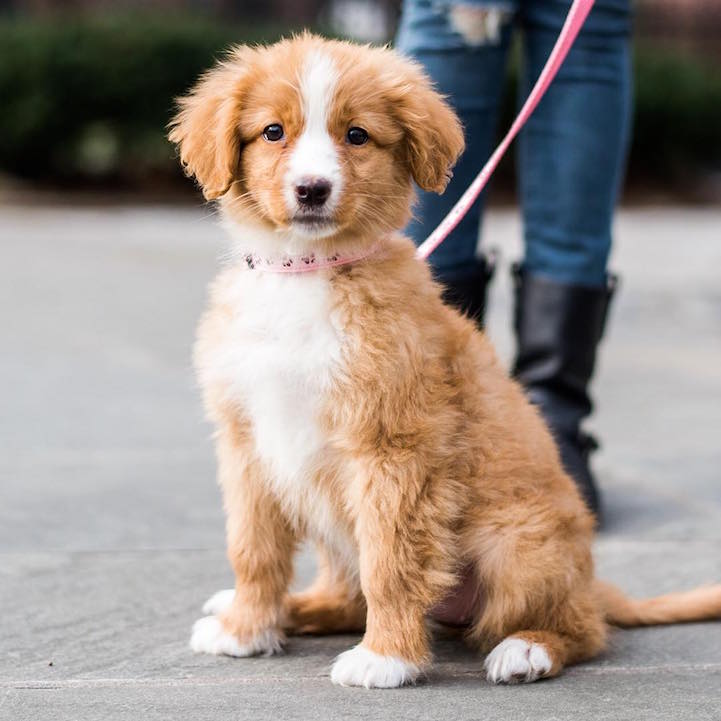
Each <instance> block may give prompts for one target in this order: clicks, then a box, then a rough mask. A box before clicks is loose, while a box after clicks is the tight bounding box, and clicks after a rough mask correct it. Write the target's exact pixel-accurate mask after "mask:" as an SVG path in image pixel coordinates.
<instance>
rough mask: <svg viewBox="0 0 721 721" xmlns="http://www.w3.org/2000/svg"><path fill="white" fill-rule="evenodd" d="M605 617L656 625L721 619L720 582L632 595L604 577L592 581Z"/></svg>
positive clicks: (620, 622) (623, 623)
mask: <svg viewBox="0 0 721 721" xmlns="http://www.w3.org/2000/svg"><path fill="white" fill-rule="evenodd" d="M596 588H597V593H598V597H599V599H600V601H601V604H602V606H603V608H604V610H605V613H606V621H608V623H610V624H612V625H614V626H623V627H630V626H657V625H661V624H667V623H687V622H689V621H711V620H714V619H717V620H721V585H716V586H701V587H700V588H695V589H693V591H683V592H681V593H669V594H667V595H665V596H657V597H656V598H642V599H634V598H629V597H628V596H626V595H625V594H624V593H623V591H621V590H620V589H618V588H616V587H615V586H613V585H611V584H610V583H605V582H604V581H596Z"/></svg>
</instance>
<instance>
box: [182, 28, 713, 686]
mask: <svg viewBox="0 0 721 721" xmlns="http://www.w3.org/2000/svg"><path fill="white" fill-rule="evenodd" d="M179 103H180V108H179V112H178V114H177V115H176V117H175V119H174V120H173V122H172V127H171V132H170V138H171V140H172V141H173V142H175V143H177V144H178V146H179V149H180V158H181V161H182V163H183V165H184V166H185V168H186V170H187V172H188V173H189V174H192V175H193V176H195V178H196V179H197V181H198V183H199V184H200V186H201V188H202V190H203V192H204V194H205V197H206V198H207V199H209V200H216V199H217V200H218V201H219V205H220V210H221V215H222V218H223V222H224V224H225V226H226V227H227V229H228V231H229V233H230V235H231V237H232V240H233V248H234V260H233V261H232V262H231V263H230V264H228V266H227V267H226V268H225V269H224V270H223V271H222V272H221V273H220V275H219V276H218V278H217V279H216V280H215V282H214V283H213V285H212V287H211V291H210V305H209V309H208V310H207V312H206V314H205V316H204V318H203V320H202V322H201V324H200V328H199V331H198V339H197V345H196V350H195V363H196V368H197V373H198V378H199V381H200V385H201V387H202V390H203V394H204V401H205V405H206V408H207V412H208V414H209V416H210V418H211V420H212V421H213V423H214V424H215V426H216V429H217V436H216V444H217V458H218V469H219V470H218V475H219V482H220V486H221V488H222V491H223V496H224V505H225V511H226V514H227V544H228V557H229V559H230V563H231V565H232V567H233V570H234V572H235V578H236V585H235V589H234V590H230V591H222V592H219V593H218V594H216V595H215V596H213V597H212V598H211V599H210V600H209V601H208V603H207V604H206V606H205V609H204V610H205V612H206V613H207V614H208V615H207V616H206V617H205V618H201V619H200V620H199V621H198V622H197V623H196V624H195V626H194V629H193V634H192V641H191V645H192V648H193V649H194V650H195V651H198V652H205V653H212V654H227V655H231V656H251V655H254V654H272V653H275V652H277V651H279V650H280V649H281V647H282V644H283V640H284V633H336V632H348V631H361V630H363V631H364V636H363V640H362V641H361V643H360V644H359V645H358V646H356V647H355V648H352V649H350V650H349V651H346V652H345V653H343V654H341V655H340V656H339V657H338V659H336V661H335V664H334V665H333V668H332V673H331V679H332V681H333V682H334V683H337V684H342V685H351V686H366V687H395V686H400V685H402V684H405V683H411V682H413V681H415V680H416V679H417V678H418V677H419V675H420V674H421V673H422V672H423V670H424V669H425V668H427V667H428V665H429V663H430V660H431V653H430V650H429V630H428V618H429V616H434V615H435V616H436V617H437V618H440V619H441V620H443V621H444V622H446V623H449V622H450V623H457V624H463V625H465V627H466V633H465V635H466V638H467V639H468V641H469V642H470V643H472V644H474V645H476V646H477V647H478V648H479V649H480V650H481V651H483V652H486V653H488V652H490V653H488V655H487V657H486V660H485V671H486V674H487V677H488V679H489V680H490V681H492V682H496V683H498V682H503V683H512V682H515V681H535V680H536V679H538V678H542V677H548V676H555V675H556V674H558V673H559V672H560V671H561V669H562V668H563V667H564V666H565V665H566V664H569V663H574V662H578V661H581V660H583V659H588V658H590V657H592V656H594V655H595V654H597V653H599V652H600V651H601V650H602V649H603V647H604V644H605V642H606V636H607V631H608V625H609V624H617V625H635V624H651V623H666V622H676V621H689V620H695V619H706V618H712V617H717V616H719V615H721V586H715V587H710V588H707V589H702V590H696V591H692V592H690V593H687V594H675V595H672V596H668V597H665V598H661V599H654V600H648V601H632V600H629V599H627V598H625V597H624V596H623V595H622V594H621V592H620V591H617V590H615V589H613V588H612V587H609V586H606V585H604V584H601V583H600V582H597V581H595V580H594V575H593V563H592V559H591V538H592V531H593V521H592V518H591V516H590V514H589V512H588V511H587V510H586V508H585V506H584V504H583V502H582V501H581V499H580V497H579V495H578V493H577V491H576V490H575V487H574V484H573V483H572V481H571V480H570V479H569V477H568V476H567V475H566V474H565V472H564V471H563V468H562V466H561V463H560V461H559V456H558V453H557V451H556V448H555V446H554V443H553V441H552V439H551V436H550V435H549V432H548V430H547V429H546V427H545V425H544V423H543V422H542V420H541V419H540V417H539V415H538V413H537V412H536V410H535V409H534V408H533V407H532V406H531V405H530V404H529V402H528V401H527V400H526V398H525V397H524V394H523V393H522V391H521V389H520V387H519V386H518V385H517V384H516V383H515V382H514V381H513V380H510V379H509V378H508V376H507V375H506V372H505V371H504V369H503V368H502V367H501V365H500V364H499V362H498V360H497V359H496V356H495V354H494V352H493V350H492V348H491V347H490V345H489V343H488V341H487V340H486V338H485V337H484V336H483V335H482V333H481V332H480V331H479V330H478V329H477V328H476V327H475V325H474V324H473V323H472V322H471V321H470V320H468V319H467V318H465V317H464V316H462V315H461V314H460V313H458V312H457V311H455V310H453V309H451V308H449V307H447V306H445V305H444V304H443V302H442V301H441V289H440V288H439V286H438V285H437V284H436V283H434V282H433V280H432V278H431V274H430V272H429V269H428V266H427V265H426V263H425V262H423V261H421V260H419V259H417V258H416V256H415V253H414V247H413V245H412V243H411V242H410V241H409V240H408V239H406V238H404V237H403V236H402V235H401V234H400V232H399V229H401V228H403V227H404V225H405V224H406V222H407V221H408V219H409V213H410V207H411V201H412V199H413V189H412V181H413V180H415V182H416V183H417V184H418V185H419V186H420V187H421V188H423V189H425V190H430V191H436V192H439V193H440V192H443V190H444V188H445V186H446V183H447V181H448V178H449V177H450V169H451V167H452V166H453V164H454V162H455V161H456V159H457V158H458V156H459V154H460V153H461V152H462V150H463V135H462V131H461V127H460V124H459V121H458V119H457V117H456V116H455V114H454V113H453V111H452V110H451V108H450V107H449V106H448V104H447V103H446V102H445V101H444V100H443V98H442V97H441V96H439V95H438V94H437V93H436V92H435V90H434V89H433V87H432V86H431V84H430V82H429V80H428V79H427V78H426V76H425V75H424V74H423V72H422V71H421V70H420V68H419V67H418V66H417V65H415V64H414V63H412V62H410V61H409V60H407V59H404V58H402V57H401V56H399V55H397V54H396V53H394V52H393V51H391V50H389V49H381V48H369V47H358V46H355V45H352V44H349V43H344V42H336V41H326V40H323V39H321V38H318V37H315V36H312V35H307V34H306V35H302V36H300V37H296V38H293V39H291V40H285V41H282V42H279V43H278V44H276V45H272V46H270V47H258V48H250V47H238V48H235V49H233V50H232V51H231V52H230V54H229V55H228V56H227V58H226V59H225V60H224V61H223V62H221V63H219V64H218V65H217V66H216V67H215V68H213V69H212V70H211V71H210V72H209V73H207V74H206V75H205V76H204V77H203V78H202V79H201V80H200V82H199V83H198V84H197V85H196V86H195V87H194V88H193V90H191V92H190V93H189V94H188V95H187V96H186V97H184V98H182V99H181V100H180V101H179ZM304 539H311V540H313V541H314V542H315V543H316V544H317V545H318V547H319V549H320V573H319V576H318V578H317V580H316V582H315V583H314V584H313V586H312V587H311V588H310V589H308V590H307V591H305V592H304V593H300V594H296V595H289V594H288V586H289V582H290V580H291V574H292V562H293V554H294V551H295V550H296V548H297V546H298V544H299V543H300V542H301V541H302V540H304ZM459 584H462V585H463V590H462V591H458V585H459Z"/></svg>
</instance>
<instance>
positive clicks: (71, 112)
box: [0, 15, 278, 182]
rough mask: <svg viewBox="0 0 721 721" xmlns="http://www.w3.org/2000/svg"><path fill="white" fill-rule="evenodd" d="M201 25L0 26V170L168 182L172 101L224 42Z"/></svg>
mask: <svg viewBox="0 0 721 721" xmlns="http://www.w3.org/2000/svg"><path fill="white" fill-rule="evenodd" d="M277 34H278V33H274V32H273V30H272V29H267V28H266V29H262V28H256V29H253V30H252V31H248V30H239V29H238V28H235V27H232V26H228V25H224V24H222V23H220V22H219V21H217V20H211V19H208V18H204V17H195V16H193V17H187V16H182V15H181V16H169V17H158V16H153V17H133V16H129V17H114V18H113V17H111V18H93V19H84V20H81V19H75V20H68V19H67V18H66V17H59V18H58V21H57V22H50V21H47V20H46V21H42V22H40V21H31V20H11V19H3V20H0V170H2V171H4V172H7V173H10V174H14V175H18V176H20V177H24V178H29V179H36V180H44V181H51V182H63V181H65V182H68V181H78V180H82V179H86V180H87V179H93V178H95V179H104V180H109V179H115V180H118V179H121V180H125V181H130V182H133V181H136V180H143V179H145V178H148V177H149V176H151V177H152V176H156V177H163V176H165V175H168V174H171V175H176V174H177V161H176V160H175V158H174V152H173V150H172V148H171V147H170V145H169V144H168V142H167V141H166V140H165V125H166V124H167V122H168V120H169V118H170V116H171V114H172V109H173V98H175V97H176V96H177V95H178V94H180V93H182V92H183V91H185V90H186V89H187V88H188V87H189V86H190V85H191V84H192V83H193V82H194V80H195V79H196V78H197V76H198V74H199V73H201V72H202V71H203V70H204V69H206V68H207V67H208V65H209V64H210V63H211V62H212V61H213V59H214V58H215V57H216V56H218V55H219V54H221V53H222V50H223V49H224V48H225V47H227V46H228V45H229V44H231V43H233V42H239V41H242V42H257V41H263V40H266V39H272V38H273V37H274V36H277Z"/></svg>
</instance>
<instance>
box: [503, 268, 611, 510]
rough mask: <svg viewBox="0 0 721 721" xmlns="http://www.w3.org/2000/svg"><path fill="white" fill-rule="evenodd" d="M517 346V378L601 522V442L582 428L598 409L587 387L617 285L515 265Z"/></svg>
mask: <svg viewBox="0 0 721 721" xmlns="http://www.w3.org/2000/svg"><path fill="white" fill-rule="evenodd" d="M513 277H514V281H515V294H516V307H515V329H516V338H517V342H518V349H517V356H516V362H515V365H514V368H513V375H514V376H515V377H516V378H517V379H518V380H519V381H520V382H521V383H522V384H523V385H524V386H525V388H526V390H527V392H528V396H529V398H530V400H531V402H532V403H534V404H535V405H537V406H538V408H539V410H540V411H541V414H542V415H543V417H544V418H545V419H546V422H547V423H548V425H549V427H550V429H551V432H552V433H553V436H554V438H555V439H556V442H557V444H558V449H559V451H560V454H561V460H562V461H563V465H564V467H565V469H566V471H567V472H568V474H569V475H570V476H571V477H572V478H573V479H574V480H575V482H576V485H577V486H578V489H579V490H580V491H581V494H582V495H583V497H584V499H585V500H586V502H587V503H588V506H589V507H590V508H591V510H592V511H593V512H594V513H595V514H596V517H597V518H600V497H599V492H598V488H597V486H596V481H595V479H594V476H593V474H592V473H591V469H590V465H589V457H590V454H591V452H592V451H594V450H595V449H596V448H597V447H598V444H597V443H596V440H595V439H594V438H593V436H591V435H589V434H587V433H585V432H584V431H583V430H581V422H582V421H583V420H584V418H586V417H587V416H588V415H589V414H590V413H591V410H592V408H593V405H592V403H591V398H590V396H589V394H588V385H589V382H590V380H591V376H592V375H593V368H594V365H595V361H596V348H597V346H598V343H599V341H600V340H601V337H602V335H603V330H604V326H605V323H606V315H607V312H608V306H609V303H610V301H611V297H612V295H613V291H614V289H615V287H616V278H615V276H609V277H608V281H607V284H606V286H605V287H601V288H591V287H587V286H581V285H565V284H562V283H557V282H555V281H553V280H550V279H548V278H544V277H540V276H533V275H530V274H529V273H527V272H525V271H524V270H523V268H521V267H518V266H516V267H514V269H513Z"/></svg>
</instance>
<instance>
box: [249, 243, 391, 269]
mask: <svg viewBox="0 0 721 721" xmlns="http://www.w3.org/2000/svg"><path fill="white" fill-rule="evenodd" d="M381 245H382V241H380V240H379V241H377V242H376V243H374V244H373V245H372V246H371V247H370V248H368V249H367V250H364V251H362V252H360V253H355V254H347V255H346V254H343V253H334V254H333V255H320V254H317V253H306V254H304V255H283V256H278V257H275V258H271V257H263V256H262V255H257V254H256V253H247V254H246V255H244V256H243V260H244V261H245V264H246V265H247V266H248V269H249V270H261V271H265V272H267V273H308V272H310V271H312V270H320V269H321V268H335V267H336V266H338V265H349V264H350V263H356V262H357V261H359V260H363V259H365V258H368V257H369V256H371V255H373V254H374V253H376V252H378V250H380V247H381Z"/></svg>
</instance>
